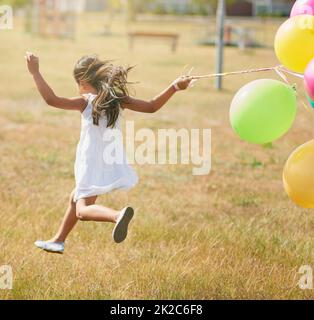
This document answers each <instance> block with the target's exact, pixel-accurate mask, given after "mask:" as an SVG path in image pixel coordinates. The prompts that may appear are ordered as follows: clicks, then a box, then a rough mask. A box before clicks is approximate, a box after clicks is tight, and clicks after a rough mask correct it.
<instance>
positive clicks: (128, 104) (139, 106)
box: [123, 76, 193, 113]
mask: <svg viewBox="0 0 314 320" xmlns="http://www.w3.org/2000/svg"><path fill="white" fill-rule="evenodd" d="M192 81H193V77H192V76H182V77H180V78H178V79H177V80H175V81H174V82H173V83H172V84H171V85H170V86H169V87H168V88H166V89H165V90H164V91H162V92H161V93H160V94H159V95H157V96H156V97H155V98H153V99H152V100H149V101H145V100H141V99H136V98H133V97H127V98H125V99H124V100H123V108H124V109H130V110H133V111H138V112H144V113H153V112H156V111H158V110H159V109H160V108H161V107H163V106H164V105H165V104H166V102H167V101H168V100H169V99H170V98H171V97H172V96H173V94H174V93H175V92H176V91H178V90H185V89H187V88H188V87H189V86H190V84H191V82H192Z"/></svg>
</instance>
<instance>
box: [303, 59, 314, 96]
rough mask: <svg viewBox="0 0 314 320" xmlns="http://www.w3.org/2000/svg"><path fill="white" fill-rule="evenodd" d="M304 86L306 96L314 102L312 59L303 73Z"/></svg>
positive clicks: (313, 64) (313, 67)
mask: <svg viewBox="0 0 314 320" xmlns="http://www.w3.org/2000/svg"><path fill="white" fill-rule="evenodd" d="M304 86H305V90H306V91H307V94H308V95H309V96H310V97H311V99H312V100H314V59H312V60H311V61H310V63H309V64H308V65H307V67H306V69H305V72H304Z"/></svg>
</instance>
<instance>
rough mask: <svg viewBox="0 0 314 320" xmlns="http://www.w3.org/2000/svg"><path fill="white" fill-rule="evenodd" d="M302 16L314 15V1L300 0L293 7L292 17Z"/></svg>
mask: <svg viewBox="0 0 314 320" xmlns="http://www.w3.org/2000/svg"><path fill="white" fill-rule="evenodd" d="M301 14H310V15H312V16H313V15H314V0H298V1H296V2H295V4H294V5H293V7H292V10H291V14H290V17H294V16H298V15H301Z"/></svg>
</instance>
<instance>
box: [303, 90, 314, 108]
mask: <svg viewBox="0 0 314 320" xmlns="http://www.w3.org/2000/svg"><path fill="white" fill-rule="evenodd" d="M305 95H306V99H307V101H308V102H309V104H310V106H311V107H312V108H314V101H313V100H312V99H311V98H310V97H309V95H308V94H307V93H305Z"/></svg>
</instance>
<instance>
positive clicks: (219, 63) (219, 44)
mask: <svg viewBox="0 0 314 320" xmlns="http://www.w3.org/2000/svg"><path fill="white" fill-rule="evenodd" d="M225 15H226V3H225V0H218V7H217V15H216V19H217V37H216V73H222V72H223V60H224V25H225ZM215 87H216V89H217V90H221V89H222V77H217V78H216V83H215Z"/></svg>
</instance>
